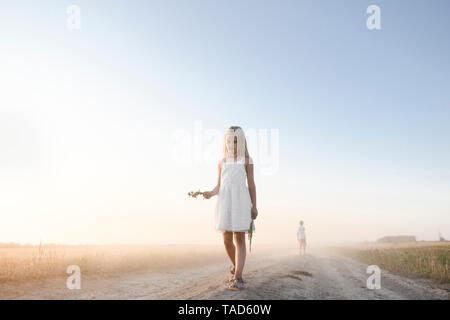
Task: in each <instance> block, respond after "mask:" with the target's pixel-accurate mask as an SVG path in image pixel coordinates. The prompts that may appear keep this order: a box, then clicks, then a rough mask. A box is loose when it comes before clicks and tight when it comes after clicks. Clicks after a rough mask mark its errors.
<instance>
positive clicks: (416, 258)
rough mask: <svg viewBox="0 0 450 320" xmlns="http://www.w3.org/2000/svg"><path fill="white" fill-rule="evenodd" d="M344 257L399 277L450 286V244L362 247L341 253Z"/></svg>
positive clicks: (372, 245) (353, 247)
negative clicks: (374, 266) (425, 279)
mask: <svg viewBox="0 0 450 320" xmlns="http://www.w3.org/2000/svg"><path fill="white" fill-rule="evenodd" d="M338 250H339V251H340V252H342V253H343V254H345V255H347V256H350V257H352V258H355V259H358V260H360V261H362V262H365V263H367V264H369V265H377V266H379V267H380V268H381V269H385V270H388V271H390V272H392V273H395V274H400V275H404V276H410V277H420V278H428V279H433V280H437V281H439V282H441V283H450V276H449V263H450V243H449V242H415V243H402V244H362V245H358V246H349V247H344V248H339V249H338Z"/></svg>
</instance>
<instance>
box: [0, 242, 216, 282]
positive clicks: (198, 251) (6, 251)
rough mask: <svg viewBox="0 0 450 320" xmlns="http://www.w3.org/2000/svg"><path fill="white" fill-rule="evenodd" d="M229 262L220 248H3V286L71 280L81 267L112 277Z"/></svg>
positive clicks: (0, 273)
mask: <svg viewBox="0 0 450 320" xmlns="http://www.w3.org/2000/svg"><path fill="white" fill-rule="evenodd" d="M221 260H224V261H225V254H224V250H223V248H222V247H220V246H194V245H191V246H188V245H185V246H183V245H114V246H112V245H111V246H107V245H105V246H87V245H86V246H58V245H40V246H7V245H1V244H0V283H10V282H23V281H29V280H39V279H46V278H54V277H67V276H68V274H67V273H66V270H67V267H68V266H69V265H78V266H79V267H80V269H81V273H82V274H83V275H91V276H100V277H110V276H116V275H121V274H124V273H130V272H152V271H165V270H168V269H173V268H177V267H183V268H184V267H190V266H198V265H201V264H205V263H210V262H211V263H212V262H217V261H221Z"/></svg>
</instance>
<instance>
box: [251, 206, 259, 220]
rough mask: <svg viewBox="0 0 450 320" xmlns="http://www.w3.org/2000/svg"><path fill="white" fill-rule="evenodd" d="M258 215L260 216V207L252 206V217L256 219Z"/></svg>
mask: <svg viewBox="0 0 450 320" xmlns="http://www.w3.org/2000/svg"><path fill="white" fill-rule="evenodd" d="M257 216H258V209H256V208H255V207H252V219H256V217H257Z"/></svg>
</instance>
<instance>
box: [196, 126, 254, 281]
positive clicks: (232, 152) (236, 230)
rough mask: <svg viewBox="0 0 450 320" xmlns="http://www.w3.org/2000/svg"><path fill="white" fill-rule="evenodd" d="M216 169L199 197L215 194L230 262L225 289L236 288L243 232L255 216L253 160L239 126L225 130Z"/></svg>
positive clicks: (218, 221) (218, 225) (219, 226)
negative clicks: (213, 183)
mask: <svg viewBox="0 0 450 320" xmlns="http://www.w3.org/2000/svg"><path fill="white" fill-rule="evenodd" d="M218 171H219V176H218V181H217V185H216V187H215V188H214V189H213V190H212V191H207V192H204V193H203V196H204V197H205V198H206V199H209V198H211V197H212V196H215V195H217V196H218V197H217V203H216V209H215V227H216V230H217V231H218V232H221V233H222V234H223V241H224V244H225V249H226V251H227V254H228V256H229V258H230V260H231V262H232V264H233V265H232V266H230V272H231V275H232V277H231V278H230V283H229V286H228V288H229V289H231V290H240V289H243V288H244V280H243V278H242V272H243V269H244V264H245V256H246V246H245V234H246V233H248V231H249V229H250V224H251V222H252V219H256V217H257V215H258V210H257V208H256V187H255V181H254V176H253V161H252V159H251V158H250V156H249V154H248V149H247V141H246V139H245V134H244V131H243V130H242V129H241V128H240V127H236V126H233V127H230V128H229V129H228V130H227V131H226V133H225V137H224V143H223V159H222V160H221V161H220V162H219V166H218ZM246 182H247V185H248V187H247V185H246ZM253 230H255V227H254V224H253ZM233 239H234V243H233Z"/></svg>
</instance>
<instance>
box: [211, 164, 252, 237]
mask: <svg viewBox="0 0 450 320" xmlns="http://www.w3.org/2000/svg"><path fill="white" fill-rule="evenodd" d="M246 181H247V172H246V170H245V165H244V163H242V162H227V161H222V172H221V178H220V188H219V193H218V197H217V202H216V209H215V225H216V231H218V232H223V231H233V232H246V233H248V231H249V229H250V223H251V221H252V214H251V210H252V200H251V198H250V193H249V190H248V187H247V185H246ZM253 230H255V224H254V223H253Z"/></svg>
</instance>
